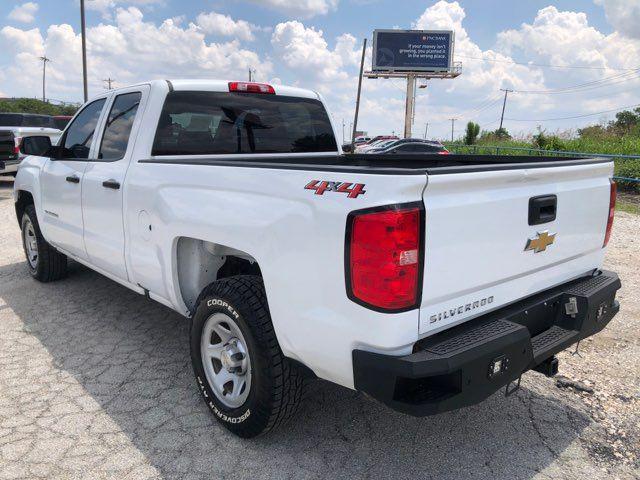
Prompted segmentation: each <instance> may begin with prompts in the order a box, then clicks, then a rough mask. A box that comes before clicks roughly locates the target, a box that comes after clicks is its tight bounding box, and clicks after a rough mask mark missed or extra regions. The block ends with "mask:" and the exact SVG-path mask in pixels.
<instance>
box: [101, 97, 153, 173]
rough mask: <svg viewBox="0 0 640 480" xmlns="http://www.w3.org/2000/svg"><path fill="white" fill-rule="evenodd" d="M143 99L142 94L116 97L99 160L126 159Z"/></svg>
mask: <svg viewBox="0 0 640 480" xmlns="http://www.w3.org/2000/svg"><path fill="white" fill-rule="evenodd" d="M141 97H142V94H141V93H140V92H132V93H125V94H123V95H118V96H117V97H116V99H115V100H114V102H113V106H112V107H111V112H109V118H108V119H107V125H106V126H105V129H104V135H103V136H102V144H101V145H100V153H99V154H98V159H100V160H103V161H108V162H109V161H111V162H112V161H115V160H120V159H122V158H124V154H125V153H126V151H127V145H128V143H129V136H130V135H131V128H132V127H133V121H134V120H135V118H136V112H137V111H138V105H140V98H141Z"/></svg>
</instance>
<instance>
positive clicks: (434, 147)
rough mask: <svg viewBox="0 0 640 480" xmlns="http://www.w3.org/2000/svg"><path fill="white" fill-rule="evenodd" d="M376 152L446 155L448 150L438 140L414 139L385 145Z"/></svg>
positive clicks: (386, 153)
mask: <svg viewBox="0 0 640 480" xmlns="http://www.w3.org/2000/svg"><path fill="white" fill-rule="evenodd" d="M377 153H380V154H384V155H388V154H394V153H398V154H400V153H401V154H421V153H426V154H429V153H430V154H434V153H435V154H440V155H448V154H449V151H448V150H447V149H446V148H445V147H444V145H442V144H441V143H439V142H432V141H428V140H415V141H411V142H401V143H396V144H391V145H387V146H386V147H383V148H381V149H380V150H379V151H377Z"/></svg>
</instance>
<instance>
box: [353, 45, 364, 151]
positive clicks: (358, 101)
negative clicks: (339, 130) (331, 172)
mask: <svg viewBox="0 0 640 480" xmlns="http://www.w3.org/2000/svg"><path fill="white" fill-rule="evenodd" d="M366 51H367V39H366V38H365V39H364V42H363V43H362V59H361V60H360V76H359V77H358V95H357V96H356V113H355V116H354V118H353V130H352V133H351V146H352V148H353V146H354V143H356V130H357V129H358V113H360V94H361V93H362V73H363V71H364V54H365V53H366ZM354 149H355V148H354ZM352 153H353V152H352Z"/></svg>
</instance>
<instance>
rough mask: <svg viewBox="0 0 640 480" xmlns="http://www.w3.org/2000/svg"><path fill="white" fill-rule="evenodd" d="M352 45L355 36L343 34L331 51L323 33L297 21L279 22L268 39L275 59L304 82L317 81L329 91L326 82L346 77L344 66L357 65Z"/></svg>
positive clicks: (355, 53) (353, 44) (322, 87)
mask: <svg viewBox="0 0 640 480" xmlns="http://www.w3.org/2000/svg"><path fill="white" fill-rule="evenodd" d="M355 43H356V39H355V37H353V36H352V35H349V34H344V35H341V36H340V37H338V39H337V43H336V48H335V49H333V50H331V49H330V48H329V46H328V44H327V42H326V40H325V39H324V36H323V32H322V30H316V29H314V28H308V27H305V26H304V24H302V23H301V22H299V21H297V20H294V21H290V22H284V23H279V24H278V25H276V28H275V29H274V31H273V34H272V36H271V44H272V46H273V47H274V53H275V55H276V57H278V58H279V59H280V60H281V61H282V62H283V63H284V65H285V66H286V67H287V68H289V69H291V70H292V71H295V72H297V74H298V75H299V77H300V78H301V79H305V81H306V82H311V83H314V82H315V81H318V87H320V88H319V89H320V90H322V91H326V90H327V89H328V88H330V87H329V85H328V84H327V83H326V82H333V81H337V80H345V79H347V78H348V76H349V75H348V73H347V72H346V71H345V69H344V67H351V66H353V65H354V61H356V62H357V60H356V58H357V52H354V50H353V49H354V47H355Z"/></svg>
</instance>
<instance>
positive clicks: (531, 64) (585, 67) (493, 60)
mask: <svg viewBox="0 0 640 480" xmlns="http://www.w3.org/2000/svg"><path fill="white" fill-rule="evenodd" d="M456 56H457V57H460V58H466V59H468V60H478V61H481V62H489V63H510V64H515V65H524V66H526V67H541V68H566V69H578V70H613V71H619V72H623V71H630V70H637V68H611V67H590V66H588V65H552V64H549V63H534V62H517V61H515V60H498V59H497V58H480V57H471V56H468V55H459V54H457V55H456Z"/></svg>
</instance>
